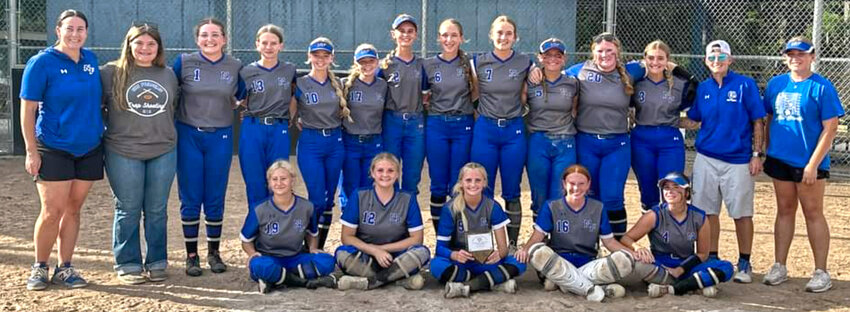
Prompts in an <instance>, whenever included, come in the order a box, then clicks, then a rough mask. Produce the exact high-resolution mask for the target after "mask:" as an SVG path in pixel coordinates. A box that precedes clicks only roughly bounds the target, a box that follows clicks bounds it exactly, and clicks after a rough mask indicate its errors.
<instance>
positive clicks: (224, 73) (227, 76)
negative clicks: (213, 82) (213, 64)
mask: <svg viewBox="0 0 850 312" xmlns="http://www.w3.org/2000/svg"><path fill="white" fill-rule="evenodd" d="M219 76H220V77H221V78H219V79H221V80H224V81H227V82H230V80H232V79H233V76H232V75H230V72H228V71H221V72H219Z"/></svg>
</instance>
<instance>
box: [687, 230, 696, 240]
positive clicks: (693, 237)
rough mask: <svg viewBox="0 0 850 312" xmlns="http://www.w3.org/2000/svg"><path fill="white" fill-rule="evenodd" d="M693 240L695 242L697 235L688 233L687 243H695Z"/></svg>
mask: <svg viewBox="0 0 850 312" xmlns="http://www.w3.org/2000/svg"><path fill="white" fill-rule="evenodd" d="M695 240H697V233H694V232H688V241H689V242H692V241H695Z"/></svg>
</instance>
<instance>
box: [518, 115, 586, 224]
mask: <svg viewBox="0 0 850 312" xmlns="http://www.w3.org/2000/svg"><path fill="white" fill-rule="evenodd" d="M575 163H576V140H575V137H574V136H573V135H570V134H547V133H545V132H535V133H532V134H531V137H529V139H528V164H527V166H528V168H527V169H528V184H529V186H530V187H531V211H533V212H534V215H535V216H537V211H538V210H539V209H540V207H542V206H543V204H545V203H546V201H548V200H550V199H553V198H558V197H561V196H564V186H563V181H561V173H562V172H563V171H564V169H566V168H567V167H569V166H571V165H573V164H575Z"/></svg>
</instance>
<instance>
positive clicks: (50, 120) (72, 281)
mask: <svg viewBox="0 0 850 312" xmlns="http://www.w3.org/2000/svg"><path fill="white" fill-rule="evenodd" d="M55 31H56V37H57V38H58V40H57V41H56V44H55V45H54V46H52V47H49V48H47V49H44V50H42V51H41V52H39V53H38V54H37V55H36V56H33V57H32V58H31V59H30V60H29V61H28V62H27V67H26V69H24V75H23V81H22V84H21V106H22V107H23V109H22V112H21V130H22V132H23V137H24V143H25V144H26V151H27V157H26V164H25V167H26V170H27V173H29V174H30V175H32V176H33V181H35V182H36V188H37V189H38V197H39V199H40V201H41V213H40V214H39V217H38V220H37V221H36V223H35V231H34V232H35V233H34V234H33V236H34V241H35V263H34V264H33V265H32V271H31V274H30V277H29V279H28V280H27V289H29V290H42V289H45V288H47V283H48V281H47V274H48V271H49V269H48V266H47V261H48V259H50V253H51V251H52V250H53V245H54V243H56V242H57V236H58V242H59V264H57V266H56V268H55V271H54V273H53V278H52V279H51V282H52V283H54V284H61V285H64V286H66V287H71V288H78V287H85V286H86V285H87V283H86V280H84V279H83V278H82V277H80V275H79V274H78V273H77V271H76V270H74V267H73V266H72V265H71V257H72V256H73V255H74V247H75V245H76V243H77V234H79V230H80V208H82V206H83V202H84V201H85V199H86V195H87V194H88V192H89V189H90V188H91V186H92V184H93V183H94V181H96V180H100V179H103V148H102V147H101V140H100V139H101V135H102V134H103V119H102V117H101V111H100V100H101V99H100V97H101V91H102V90H101V89H102V87H101V83H100V71H99V70H98V68H97V57H96V56H95V55H94V53H92V52H91V51H89V50H86V49H83V44H84V43H85V42H86V37H87V35H88V20H87V19H86V16H85V15H84V14H83V13H81V12H78V11H75V10H66V11H64V12H62V14H60V15H59V18H58V19H57V20H56V29H55ZM39 102H40V103H39Z"/></svg>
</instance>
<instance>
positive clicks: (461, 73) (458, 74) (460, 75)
mask: <svg viewBox="0 0 850 312" xmlns="http://www.w3.org/2000/svg"><path fill="white" fill-rule="evenodd" d="M457 76H458V77H463V68H458V69H457Z"/></svg>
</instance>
